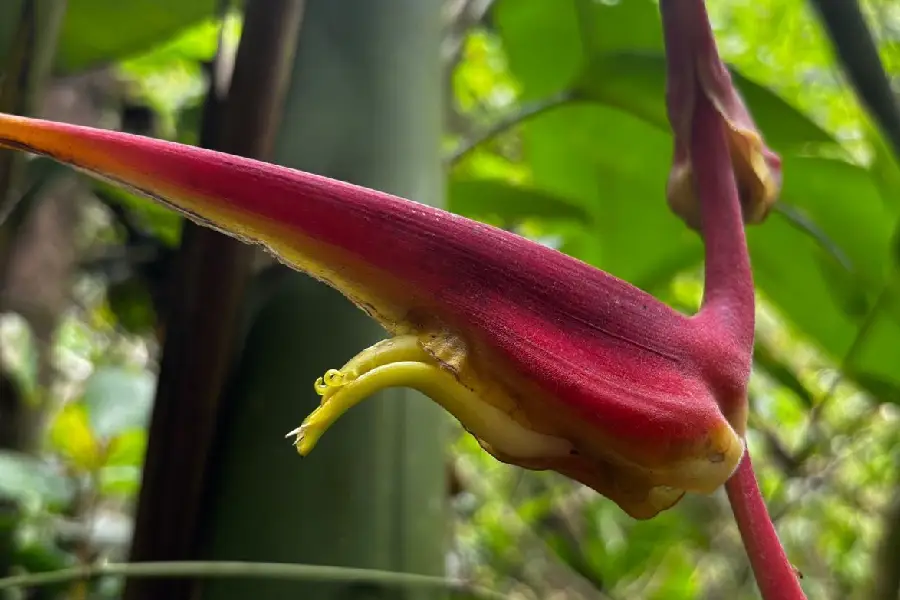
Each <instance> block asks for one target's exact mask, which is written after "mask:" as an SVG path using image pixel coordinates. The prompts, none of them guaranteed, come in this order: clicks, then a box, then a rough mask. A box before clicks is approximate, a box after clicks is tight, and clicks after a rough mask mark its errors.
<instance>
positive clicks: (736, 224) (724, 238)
mask: <svg viewBox="0 0 900 600" xmlns="http://www.w3.org/2000/svg"><path fill="white" fill-rule="evenodd" d="M725 136H726V132H725V123H724V119H723V117H722V115H721V114H720V113H719V111H717V110H716V109H715V107H713V104H712V101H710V99H709V98H708V97H707V96H706V94H705V93H704V92H703V90H702V89H700V88H699V86H698V89H697V91H696V100H695V106H694V112H693V119H692V127H691V145H690V153H691V165H692V167H693V172H694V181H695V185H696V189H697V195H698V196H699V199H700V205H701V215H702V217H701V218H702V231H703V244H704V247H705V274H704V285H703V306H702V308H701V312H702V313H703V314H702V315H701V316H702V317H703V318H704V319H711V320H712V321H713V322H714V323H715V325H714V326H715V328H717V329H718V331H720V332H728V337H729V338H730V339H731V340H733V342H732V343H733V344H734V345H735V346H736V349H737V350H739V351H740V353H742V354H743V353H746V354H747V359H748V366H749V357H750V354H751V352H752V349H753V329H754V325H755V312H754V311H755V297H754V290H753V274H752V272H751V271H750V256H749V255H748V252H747V240H746V237H745V235H744V218H743V215H742V214H741V203H740V200H739V198H738V191H737V183H736V182H735V177H734V171H733V169H732V164H731V160H730V158H729V149H728V140H727V138H726V137H725ZM747 374H748V375H749V370H748V373H747Z"/></svg>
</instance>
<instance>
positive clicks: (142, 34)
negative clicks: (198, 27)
mask: <svg viewBox="0 0 900 600" xmlns="http://www.w3.org/2000/svg"><path fill="white" fill-rule="evenodd" d="M216 5H217V1H216V0H127V1H126V2H123V1H121V0H76V1H74V2H69V5H68V11H67V13H66V17H65V21H64V22H63V29H62V33H61V35H60V41H59V53H58V56H59V59H58V63H57V69H58V70H61V71H64V72H72V71H80V70H84V69H87V68H93V67H96V66H99V65H102V64H104V63H109V62H113V61H116V60H120V59H122V58H126V57H128V56H131V55H133V54H136V53H138V52H142V51H145V50H148V49H150V48H152V47H153V46H154V45H156V44H159V43H161V42H164V41H166V40H168V39H169V38H171V37H173V36H174V35H176V34H177V33H179V32H180V31H182V30H184V29H186V28H187V27H190V26H191V25H194V24H196V23H199V22H200V21H202V20H203V19H208V18H211V17H213V15H214V14H215V8H216Z"/></svg>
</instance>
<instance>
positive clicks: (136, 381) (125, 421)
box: [84, 367, 156, 441]
mask: <svg viewBox="0 0 900 600" xmlns="http://www.w3.org/2000/svg"><path fill="white" fill-rule="evenodd" d="M155 388H156V380H155V378H154V377H153V375H151V374H150V373H148V372H146V371H131V370H127V369H123V368H118V367H101V368H100V369H98V370H96V371H95V372H94V374H93V375H91V377H90V378H89V379H88V382H87V386H86V387H85V391H84V404H85V407H86V408H87V411H88V415H89V417H90V424H91V428H92V430H93V431H94V434H95V435H96V436H97V437H99V438H101V439H104V440H109V441H112V440H114V439H116V436H118V435H120V434H122V433H124V432H126V431H129V430H133V429H136V428H137V429H139V428H143V427H146V426H147V422H148V420H149V418H150V409H151V407H152V405H153V395H154V393H155Z"/></svg>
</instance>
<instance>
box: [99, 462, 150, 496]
mask: <svg viewBox="0 0 900 600" xmlns="http://www.w3.org/2000/svg"><path fill="white" fill-rule="evenodd" d="M140 488H141V469H140V468H139V467H127V466H112V467H104V468H103V469H101V470H100V492H101V493H102V494H104V495H107V496H125V497H133V496H135V495H136V494H137V492H138V491H139V490H140Z"/></svg>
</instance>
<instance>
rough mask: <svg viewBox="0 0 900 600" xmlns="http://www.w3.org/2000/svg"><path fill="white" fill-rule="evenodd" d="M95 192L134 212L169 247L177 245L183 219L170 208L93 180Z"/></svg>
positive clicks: (108, 200) (107, 200)
mask: <svg viewBox="0 0 900 600" xmlns="http://www.w3.org/2000/svg"><path fill="white" fill-rule="evenodd" d="M93 185H94V190H95V193H96V194H97V195H98V196H99V197H101V198H102V199H103V200H104V201H105V202H115V203H118V204H121V205H122V206H124V207H125V208H126V209H127V210H129V211H131V212H133V213H134V214H136V215H137V216H138V217H139V218H140V220H141V222H142V224H144V225H146V227H147V228H148V229H149V230H150V231H151V232H152V233H153V235H154V236H156V237H157V238H158V239H159V240H160V241H161V242H163V243H164V244H165V245H167V246H169V247H170V248H174V247H177V246H178V243H179V241H180V240H181V229H182V227H183V226H184V219H182V218H181V216H180V215H179V214H178V213H176V212H175V211H173V210H172V209H170V208H166V207H165V206H162V205H160V204H159V203H157V202H153V201H151V200H148V199H146V198H143V197H141V196H138V195H136V194H132V193H130V192H126V191H125V190H123V189H121V188H118V187H116V186H114V185H111V184H108V183H105V182H93Z"/></svg>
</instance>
